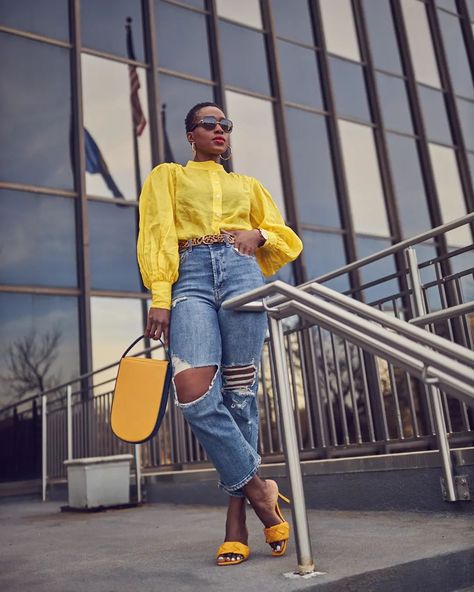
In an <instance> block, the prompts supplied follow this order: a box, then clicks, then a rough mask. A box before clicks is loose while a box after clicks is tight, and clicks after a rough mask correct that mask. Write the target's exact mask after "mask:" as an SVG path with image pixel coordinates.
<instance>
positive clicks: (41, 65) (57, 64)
mask: <svg viewBox="0 0 474 592" xmlns="http://www.w3.org/2000/svg"><path fill="white" fill-rule="evenodd" d="M0 55H1V56H2V76H1V78H0V105H1V117H2V124H1V126H0V146H1V157H0V178H1V179H2V181H11V182H16V183H26V184H30V185H41V186H43V187H53V188H55V189H66V190H72V189H73V185H74V181H73V175H72V166H71V153H70V147H69V146H70V141H69V135H70V113H71V101H70V97H71V87H70V72H69V50H67V49H64V48H62V47H55V46H53V45H48V44H46V43H39V42H37V41H31V40H29V39H24V38H21V37H17V36H16V35H8V34H6V33H0Z"/></svg>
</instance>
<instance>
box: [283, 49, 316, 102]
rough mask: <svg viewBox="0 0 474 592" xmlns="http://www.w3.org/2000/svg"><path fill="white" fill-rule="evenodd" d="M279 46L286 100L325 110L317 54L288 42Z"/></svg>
mask: <svg viewBox="0 0 474 592" xmlns="http://www.w3.org/2000/svg"><path fill="white" fill-rule="evenodd" d="M277 44H278V52H279V55H280V73H281V81H282V86H283V96H284V98H285V100H286V101H292V102H293V103H301V104H302V105H309V106H310V107H316V108H317V109H324V106H323V98H322V96H321V87H320V81H319V69H318V63H317V59H316V53H315V52H314V51H313V50H311V49H305V48H304V47H301V46H300V45H294V44H293V43H287V42H286V41H277ZM302 72H304V76H301V73H302Z"/></svg>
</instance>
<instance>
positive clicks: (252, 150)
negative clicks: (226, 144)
mask: <svg viewBox="0 0 474 592" xmlns="http://www.w3.org/2000/svg"><path fill="white" fill-rule="evenodd" d="M226 102H227V109H228V113H227V115H228V116H229V117H230V118H231V119H232V121H233V122H234V123H235V127H234V130H233V132H232V136H231V146H232V164H233V167H234V170H235V172H236V173H240V174H243V175H250V176H252V177H255V178H256V179H258V180H259V181H260V182H261V183H263V185H264V186H265V187H266V188H267V189H268V191H269V192H270V193H271V195H272V197H273V199H274V200H275V203H276V204H277V206H278V208H279V209H280V212H281V214H282V216H283V217H285V207H284V204H283V188H282V185H281V177H280V166H279V158H278V152H277V140H276V134H275V122H274V119H273V107H272V104H271V103H270V102H269V101H265V100H263V99H256V98H253V97H249V96H246V95H241V94H239V93H235V92H231V91H227V92H226Z"/></svg>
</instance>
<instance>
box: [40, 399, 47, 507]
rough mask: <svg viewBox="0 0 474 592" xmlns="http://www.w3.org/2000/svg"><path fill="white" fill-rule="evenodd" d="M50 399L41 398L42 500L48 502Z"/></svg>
mask: <svg viewBox="0 0 474 592" xmlns="http://www.w3.org/2000/svg"><path fill="white" fill-rule="evenodd" d="M47 403H48V398H47V395H43V397H41V499H42V500H43V501H44V502H45V501H46V485H47V480H48V425H47V421H48V409H47Z"/></svg>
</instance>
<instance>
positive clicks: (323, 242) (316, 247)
mask: <svg viewBox="0 0 474 592" xmlns="http://www.w3.org/2000/svg"><path fill="white" fill-rule="evenodd" d="M301 239H302V241H303V244H304V250H303V257H304V263H305V267H306V274H307V276H308V280H311V279H314V278H317V277H319V276H320V275H323V274H325V273H328V272H330V271H335V270H336V269H338V268H339V267H343V266H344V265H345V264H346V263H347V261H346V255H345V251H344V242H343V237H342V236H341V235H340V234H329V233H326V232H311V231H310V230H304V231H303V236H302V237H301ZM324 285H325V286H326V287H328V288H332V289H333V290H337V291H338V292H343V291H344V290H347V289H348V288H349V283H348V280H347V275H342V276H339V277H337V278H334V279H332V280H329V281H327V282H324Z"/></svg>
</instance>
